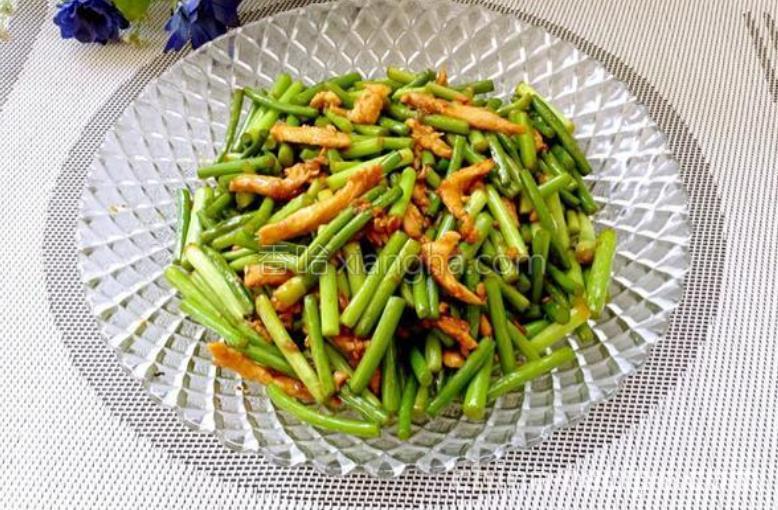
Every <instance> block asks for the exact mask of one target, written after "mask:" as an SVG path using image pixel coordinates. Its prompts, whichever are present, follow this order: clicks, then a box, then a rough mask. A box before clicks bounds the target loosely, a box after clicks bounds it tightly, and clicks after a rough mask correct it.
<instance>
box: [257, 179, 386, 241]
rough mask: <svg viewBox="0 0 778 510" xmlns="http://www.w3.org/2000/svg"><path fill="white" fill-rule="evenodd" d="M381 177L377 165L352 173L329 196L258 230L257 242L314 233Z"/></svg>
mask: <svg viewBox="0 0 778 510" xmlns="http://www.w3.org/2000/svg"><path fill="white" fill-rule="evenodd" d="M382 177H383V172H382V171H381V167H380V166H379V165H376V166H374V167H370V168H366V169H364V170H362V171H361V172H358V173H356V174H354V175H353V176H352V177H351V178H350V179H349V181H348V182H347V183H346V185H345V186H344V187H342V188H341V189H339V190H338V191H337V192H336V193H335V194H334V195H333V196H331V197H329V198H325V199H324V200H321V201H319V202H316V203H315V204H312V205H309V206H308V207H303V208H302V209H300V210H299V211H297V212H295V213H293V214H291V215H290V216H288V217H286V218H284V219H283V220H281V221H279V222H277V223H271V224H269V225H265V226H263V227H262V228H260V229H259V241H260V243H262V244H275V243H277V242H278V241H283V240H285V239H292V238H293V237H297V236H300V235H302V234H307V233H308V232H312V231H314V230H315V229H316V228H317V227H318V226H319V225H322V224H324V223H327V222H328V221H330V220H331V219H332V218H334V217H335V216H336V215H337V214H338V213H339V212H340V211H342V210H343V209H344V208H346V207H347V206H348V205H349V204H350V203H351V202H353V201H354V200H356V199H357V198H358V197H359V196H360V195H362V194H363V193H364V192H365V191H367V190H369V189H370V188H372V187H373V186H375V185H376V184H378V183H379V181H380V180H381V178H382Z"/></svg>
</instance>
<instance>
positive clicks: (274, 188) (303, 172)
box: [230, 158, 326, 200]
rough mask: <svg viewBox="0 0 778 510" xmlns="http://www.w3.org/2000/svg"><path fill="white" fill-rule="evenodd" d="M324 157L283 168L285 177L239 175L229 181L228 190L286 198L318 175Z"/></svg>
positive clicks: (280, 198) (276, 198) (279, 198)
mask: <svg viewBox="0 0 778 510" xmlns="http://www.w3.org/2000/svg"><path fill="white" fill-rule="evenodd" d="M324 161H326V160H325V159H324V158H314V159H311V160H308V161H304V162H302V163H297V164H296V165H293V166H290V167H289V168H287V169H286V170H285V173H286V177H284V178H281V177H274V176H272V175H255V174H244V175H239V176H238V177H236V178H234V179H233V180H231V181H230V191H232V192H233V193H238V192H241V193H255V194H257V195H263V196H266V197H270V198H272V199H274V200H288V199H290V198H292V197H294V196H295V195H297V194H299V193H300V191H301V190H302V187H303V185H304V184H305V183H306V182H309V181H311V180H313V179H314V178H315V177H316V176H317V175H319V170H320V169H321V165H322V163H324Z"/></svg>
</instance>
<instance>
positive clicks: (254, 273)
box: [243, 264, 293, 289]
mask: <svg viewBox="0 0 778 510" xmlns="http://www.w3.org/2000/svg"><path fill="white" fill-rule="evenodd" d="M244 272H245V276H244V277H243V281H244V283H245V284H246V287H248V288H250V289H253V288H257V287H262V286H263V285H270V286H271V287H277V286H279V285H281V284H282V283H284V282H285V281H287V280H288V279H289V278H291V277H292V276H293V274H292V272H291V271H288V270H286V269H282V268H279V267H276V266H273V265H270V264H252V265H250V266H246V269H245V271H244Z"/></svg>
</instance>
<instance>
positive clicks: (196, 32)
mask: <svg viewBox="0 0 778 510" xmlns="http://www.w3.org/2000/svg"><path fill="white" fill-rule="evenodd" d="M239 3H240V0H184V1H182V2H179V4H178V7H177V8H176V10H175V12H174V13H173V17H172V18H170V20H169V21H168V22H167V24H166V25H165V30H167V31H168V32H170V39H168V42H167V45H166V46H165V51H170V50H180V49H181V48H183V47H184V45H185V44H186V43H187V41H190V40H191V41H192V47H193V48H198V47H200V46H202V45H203V44H205V43H207V42H208V41H210V40H211V39H213V38H214V37H217V36H220V35H221V34H223V33H225V32H226V31H227V28H228V27H236V26H238V24H239V23H240V22H239V20H238V4H239Z"/></svg>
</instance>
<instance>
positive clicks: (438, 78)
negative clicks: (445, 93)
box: [435, 66, 448, 86]
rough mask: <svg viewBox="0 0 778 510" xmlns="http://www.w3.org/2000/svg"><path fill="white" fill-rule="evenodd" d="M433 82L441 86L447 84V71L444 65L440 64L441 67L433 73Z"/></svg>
mask: <svg viewBox="0 0 778 510" xmlns="http://www.w3.org/2000/svg"><path fill="white" fill-rule="evenodd" d="M435 83H437V84H438V85H443V86H447V85H448V72H446V68H445V67H443V66H441V68H440V69H438V74H436V75H435Z"/></svg>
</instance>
